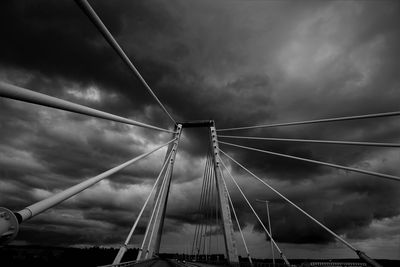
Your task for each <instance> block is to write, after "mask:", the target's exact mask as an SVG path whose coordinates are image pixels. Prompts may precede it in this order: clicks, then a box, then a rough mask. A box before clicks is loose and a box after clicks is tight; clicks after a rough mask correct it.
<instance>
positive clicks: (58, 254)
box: [0, 246, 138, 267]
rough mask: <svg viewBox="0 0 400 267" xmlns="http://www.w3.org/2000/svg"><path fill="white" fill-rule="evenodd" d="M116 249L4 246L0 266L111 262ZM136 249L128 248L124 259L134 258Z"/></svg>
mask: <svg viewBox="0 0 400 267" xmlns="http://www.w3.org/2000/svg"><path fill="white" fill-rule="evenodd" d="M117 252H118V250H117V249H114V248H102V247H90V248H62V247H42V246H5V247H2V248H0V261H1V263H0V266H4V267H8V266H10V267H14V266H15V267H25V266H26V267H28V266H29V267H39V266H40V267H50V266H52V267H54V266H57V267H64V266H65V267H67V266H68V267H71V266H99V265H106V264H111V263H112V262H113V260H114V258H115V255H116V254H117ZM137 253H138V250H137V249H129V250H128V251H127V252H126V253H125V256H124V259H123V260H124V261H130V260H135V259H136V255H137Z"/></svg>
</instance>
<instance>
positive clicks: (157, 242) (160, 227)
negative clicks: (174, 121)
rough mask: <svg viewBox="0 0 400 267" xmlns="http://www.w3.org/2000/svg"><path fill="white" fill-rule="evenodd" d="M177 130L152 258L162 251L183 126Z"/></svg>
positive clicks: (151, 253)
mask: <svg viewBox="0 0 400 267" xmlns="http://www.w3.org/2000/svg"><path fill="white" fill-rule="evenodd" d="M175 130H176V133H175V137H176V138H177V139H176V141H175V142H174V143H173V146H172V150H173V154H172V156H171V160H170V161H171V170H170V172H169V175H168V177H167V178H168V180H167V185H166V193H165V194H164V195H163V196H162V198H161V203H162V206H161V208H160V214H161V216H159V217H158V218H157V220H155V221H154V223H155V231H156V232H155V234H154V235H153V239H154V241H151V244H152V245H151V246H150V248H149V255H150V256H154V255H156V254H158V252H159V250H160V244H161V237H162V231H163V227H164V218H165V211H166V209H167V203H168V195H169V190H170V186H171V180H172V174H173V170H174V163H175V157H176V153H177V151H178V146H179V141H180V136H181V133H182V125H181V124H178V125H177V126H176V128H175ZM157 190H158V188H157Z"/></svg>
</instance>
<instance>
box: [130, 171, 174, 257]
mask: <svg viewBox="0 0 400 267" xmlns="http://www.w3.org/2000/svg"><path fill="white" fill-rule="evenodd" d="M170 168H171V165H170V164H168V168H167V171H166V172H165V175H164V177H163V181H162V183H161V188H160V191H158V193H156V199H155V202H154V205H153V209H152V212H151V215H150V219H149V222H148V223H147V227H146V232H145V233H144V237H143V240H142V245H141V246H140V248H139V252H138V255H137V258H136V260H137V261H139V260H140V259H141V257H142V253H143V249H144V247H145V244H146V240H147V235H148V234H149V231H150V229H152V228H153V227H152V221H153V218H154V214H156V210H157V209H158V206H159V202H160V198H161V192H162V190H163V188H164V187H165V183H166V181H167V179H166V177H167V174H168V173H169V170H170Z"/></svg>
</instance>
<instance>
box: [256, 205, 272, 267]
mask: <svg viewBox="0 0 400 267" xmlns="http://www.w3.org/2000/svg"><path fill="white" fill-rule="evenodd" d="M256 201H257V202H261V203H265V205H266V206H267V218H268V230H269V234H270V235H271V240H270V244H271V255H272V265H273V266H275V256H274V246H273V244H272V229H271V219H270V217H269V207H268V203H269V201H268V200H260V199H256Z"/></svg>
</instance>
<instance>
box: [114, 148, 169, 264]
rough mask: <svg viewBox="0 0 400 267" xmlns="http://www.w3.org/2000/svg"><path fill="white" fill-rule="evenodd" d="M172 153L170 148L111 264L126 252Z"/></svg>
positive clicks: (116, 262) (118, 260)
mask: <svg viewBox="0 0 400 267" xmlns="http://www.w3.org/2000/svg"><path fill="white" fill-rule="evenodd" d="M172 153H173V150H171V151H170V152H169V155H168V157H167V159H166V160H165V161H164V164H163V166H162V167H161V171H160V173H159V174H158V177H157V179H156V181H155V182H154V185H153V187H152V188H151V191H150V193H149V194H148V196H147V198H146V201H145V202H144V204H143V206H142V208H141V210H140V212H139V214H138V216H137V217H136V220H135V222H134V224H133V225H132V228H131V230H130V231H129V234H128V236H127V237H126V240H125V242H124V244H123V245H122V246H121V248H120V249H119V251H118V254H117V255H116V257H115V259H114V262H113V264H118V263H120V262H121V259H122V257H123V256H124V254H125V252H126V250H127V248H128V244H129V242H130V240H131V238H132V235H133V233H134V232H135V229H136V227H137V225H138V223H139V220H140V218H141V217H142V214H143V212H144V209H145V208H146V206H147V203H148V202H149V200H150V197H151V195H152V194H153V192H154V189H155V188H156V186H157V184H158V182H159V181H160V178H161V175H162V173H163V172H164V170H165V167H166V166H167V164H168V163H169V159H170V158H171V156H172Z"/></svg>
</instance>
